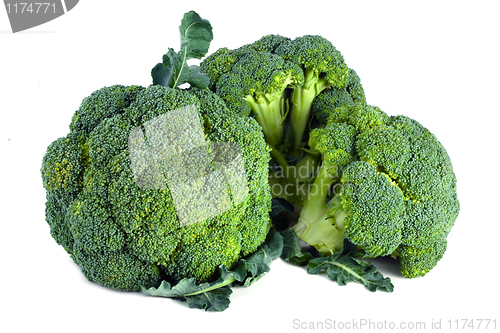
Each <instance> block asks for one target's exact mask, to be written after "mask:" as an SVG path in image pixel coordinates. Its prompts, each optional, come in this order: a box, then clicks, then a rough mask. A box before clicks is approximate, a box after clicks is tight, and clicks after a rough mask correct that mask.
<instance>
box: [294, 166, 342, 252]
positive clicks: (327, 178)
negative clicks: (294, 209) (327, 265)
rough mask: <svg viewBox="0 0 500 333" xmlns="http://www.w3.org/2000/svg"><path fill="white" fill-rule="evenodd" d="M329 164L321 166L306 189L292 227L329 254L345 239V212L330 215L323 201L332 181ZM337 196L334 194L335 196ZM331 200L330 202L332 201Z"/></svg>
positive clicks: (333, 178) (302, 238)
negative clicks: (304, 197)
mask: <svg viewBox="0 0 500 333" xmlns="http://www.w3.org/2000/svg"><path fill="white" fill-rule="evenodd" d="M328 169H329V168H328V167H326V166H325V165H323V166H322V167H321V169H320V171H319V173H318V175H317V177H316V179H315V181H314V184H313V187H312V189H311V191H310V192H309V196H308V198H307V201H306V203H305V204H304V207H303V208H302V211H301V212H300V217H299V220H298V222H297V224H296V225H295V226H294V227H293V230H294V231H295V233H296V234H297V236H298V237H299V238H300V239H301V240H302V241H304V242H305V243H307V244H308V245H310V246H314V247H315V248H316V249H317V250H318V251H319V252H320V253H322V254H324V255H329V254H331V253H334V252H337V251H339V250H340V248H341V247H342V244H343V240H344V238H345V234H344V230H343V220H344V218H345V214H344V212H343V211H342V210H341V209H337V211H336V212H335V214H334V215H333V216H332V215H331V212H330V207H329V206H328V204H327V202H326V200H327V197H328V194H329V191H330V187H331V185H332V184H333V182H334V180H335V176H334V175H331V174H330V172H329V171H328ZM334 199H336V197H334ZM334 199H332V201H333V200H334Z"/></svg>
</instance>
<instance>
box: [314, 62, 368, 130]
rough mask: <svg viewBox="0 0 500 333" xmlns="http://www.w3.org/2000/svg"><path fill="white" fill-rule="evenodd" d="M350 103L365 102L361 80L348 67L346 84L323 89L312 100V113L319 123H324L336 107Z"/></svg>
mask: <svg viewBox="0 0 500 333" xmlns="http://www.w3.org/2000/svg"><path fill="white" fill-rule="evenodd" d="M351 104H361V105H363V104H366V97H365V91H364V89H363V86H362V85H361V80H360V78H359V76H358V74H356V72H355V71H354V70H353V69H349V78H348V82H347V85H346V86H345V87H343V88H337V87H332V88H331V89H326V90H323V92H321V93H320V94H319V95H318V96H316V98H315V99H314V101H313V104H312V109H311V110H312V113H313V115H314V116H315V117H316V119H317V120H318V121H319V123H320V124H321V125H326V123H327V121H328V118H329V117H330V114H331V113H332V112H333V111H335V109H337V108H338V107H343V106H348V105H351Z"/></svg>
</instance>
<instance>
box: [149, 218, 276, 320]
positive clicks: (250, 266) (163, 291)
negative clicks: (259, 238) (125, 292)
mask: <svg viewBox="0 0 500 333" xmlns="http://www.w3.org/2000/svg"><path fill="white" fill-rule="evenodd" d="M282 249H283V238H282V237H281V235H280V234H279V233H278V232H277V231H276V230H274V229H273V228H272V229H271V230H270V231H269V233H268V235H267V237H266V240H265V241H264V243H262V244H261V246H259V248H258V249H257V251H255V252H254V253H252V254H251V255H250V256H249V257H248V258H246V259H240V260H239V261H238V263H237V264H236V265H235V267H234V268H233V269H232V270H229V269H228V268H227V267H226V266H224V265H221V266H220V267H219V278H218V279H216V280H215V281H213V282H204V283H201V284H196V280H195V279H194V278H184V279H182V280H180V281H179V282H178V283H177V284H176V285H174V286H172V285H171V284H170V283H169V282H167V281H162V282H161V284H160V285H159V287H158V288H155V287H151V288H145V287H141V291H142V293H144V294H146V295H150V296H160V297H170V298H174V299H179V300H181V301H185V302H187V305H188V306H189V307H190V308H197V309H204V310H205V311H224V310H225V309H227V308H228V307H229V303H230V300H229V296H230V295H231V293H232V290H231V285H233V284H234V285H242V286H249V285H251V284H252V283H254V282H255V281H257V280H258V279H260V278H261V277H262V276H263V275H264V274H265V273H266V272H268V271H269V264H270V263H271V261H272V260H274V259H276V258H278V257H279V256H280V255H281V251H282Z"/></svg>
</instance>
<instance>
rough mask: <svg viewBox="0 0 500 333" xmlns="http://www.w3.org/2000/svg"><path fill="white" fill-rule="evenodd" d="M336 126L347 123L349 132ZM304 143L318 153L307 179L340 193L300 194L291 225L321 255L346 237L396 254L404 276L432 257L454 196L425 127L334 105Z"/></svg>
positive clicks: (451, 177)
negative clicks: (297, 212)
mask: <svg viewBox="0 0 500 333" xmlns="http://www.w3.org/2000/svg"><path fill="white" fill-rule="evenodd" d="M341 127H343V128H348V127H349V128H352V130H351V132H350V133H351V135H346V133H347V132H346V131H345V130H344V131H339V130H338V129H339V128H341ZM346 139H347V140H346ZM343 140H345V142H351V145H347V144H339V141H340V142H342V141H343ZM309 145H310V148H311V149H314V150H317V151H319V152H320V153H321V159H322V162H321V163H322V167H321V169H320V171H319V172H318V174H317V175H316V179H315V182H314V184H315V185H316V184H326V185H323V187H324V189H329V188H330V187H333V188H341V191H338V193H333V194H332V195H329V196H324V195H323V196H320V195H310V196H309V197H308V198H307V200H306V201H305V203H304V207H303V209H302V211H301V214H300V218H299V223H298V224H297V225H296V226H295V227H294V229H295V231H296V232H297V233H298V235H299V237H301V238H302V240H304V241H305V242H306V243H308V244H310V245H313V246H315V247H316V248H317V249H318V250H319V251H320V252H322V253H325V254H328V253H331V252H335V251H336V250H338V249H339V247H340V246H341V245H342V242H341V241H342V240H343V238H344V237H346V238H347V239H349V240H350V241H351V242H352V243H354V244H355V245H357V246H358V247H360V248H362V249H363V250H364V252H365V254H366V256H367V257H378V256H386V255H392V256H393V257H395V258H397V259H399V261H400V268H401V273H402V274H403V275H404V276H406V277H410V278H412V277H417V276H423V275H425V274H426V273H427V272H429V271H430V270H431V269H432V268H433V267H434V266H435V265H436V264H437V263H438V261H439V260H440V259H441V258H442V256H443V254H444V252H445V250H446V238H447V236H448V234H449V232H450V230H451V228H452V227H453V224H454V222H455V220H456V218H457V216H458V212H459V201H458V198H457V189H456V178H455V174H454V173H453V168H452V164H451V161H450V158H449V156H448V154H447V152H446V150H445V149H444V147H443V146H442V144H441V143H440V142H439V141H438V140H437V138H436V137H435V136H434V135H433V134H432V133H430V132H429V130H427V129H426V128H425V127H423V126H422V125H421V124H420V123H418V122H417V121H415V120H413V119H410V118H408V117H405V116H391V117H389V116H387V115H386V114H385V113H384V112H383V111H381V110H380V109H379V108H377V107H374V106H369V105H363V104H360V103H354V104H349V105H344V106H340V107H337V108H336V109H334V110H333V111H332V112H331V113H330V116H329V119H328V121H327V124H326V126H325V127H323V128H319V129H315V130H313V131H312V132H311V135H310V139H309ZM352 145H354V146H355V148H352ZM332 156H333V158H332ZM342 157H343V158H342ZM325 166H326V167H327V168H328V172H329V173H325V172H322V170H323V169H324V167H325ZM326 201H329V203H328V204H326V205H325V202H326ZM325 211H326V213H325Z"/></svg>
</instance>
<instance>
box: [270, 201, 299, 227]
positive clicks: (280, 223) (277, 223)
mask: <svg viewBox="0 0 500 333" xmlns="http://www.w3.org/2000/svg"><path fill="white" fill-rule="evenodd" d="M294 210H295V207H294V206H293V205H292V204H291V203H290V202H288V201H287V200H285V199H283V198H273V199H271V211H270V212H269V217H270V218H271V220H272V221H273V225H274V227H275V228H276V230H278V231H280V232H281V231H282V230H285V229H286V228H288V226H289V221H288V218H287V217H286V216H285V215H284V214H287V213H288V214H293V212H294Z"/></svg>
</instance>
